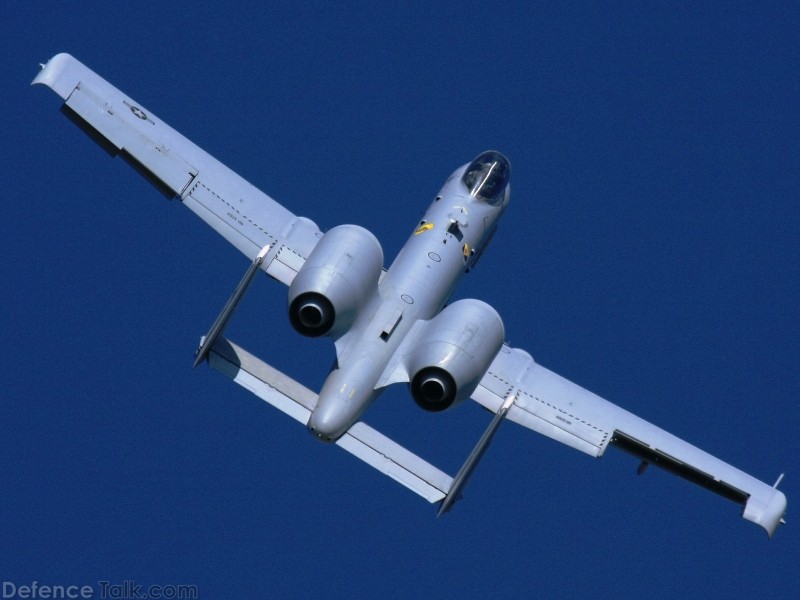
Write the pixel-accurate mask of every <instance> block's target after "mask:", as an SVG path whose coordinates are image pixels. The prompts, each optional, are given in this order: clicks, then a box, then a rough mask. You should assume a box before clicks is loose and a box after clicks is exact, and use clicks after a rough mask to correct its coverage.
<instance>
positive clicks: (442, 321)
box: [407, 300, 505, 412]
mask: <svg viewBox="0 0 800 600" xmlns="http://www.w3.org/2000/svg"><path fill="white" fill-rule="evenodd" d="M504 337H505V329H504V328H503V321H502V319H500V315H498V314H497V311H495V310H494V309H493V308H492V307H491V306H489V305H488V304H486V303H485V302H481V301H480V300H459V301H458V302H454V303H453V304H451V305H449V306H447V307H446V308H445V309H444V310H442V312H440V313H439V314H438V315H436V316H435V317H434V318H433V319H431V320H430V321H429V322H427V323H426V324H425V325H424V329H423V330H422V332H421V333H420V335H419V337H418V338H417V340H416V341H415V344H414V349H413V350H412V351H411V352H410V355H409V357H408V359H407V368H408V372H409V374H410V382H409V387H410V389H411V395H412V396H413V397H414V400H415V401H416V403H417V404H418V405H419V406H421V407H422V408H424V409H425V410H429V411H434V412H438V411H442V410H445V409H447V408H450V407H451V406H455V405H456V404H459V403H461V402H463V401H464V400H466V399H467V398H469V397H470V395H471V394H472V392H474V391H475V388H476V387H477V386H478V383H479V382H480V380H481V378H482V377H483V376H484V375H485V374H486V371H487V370H488V369H489V365H491V364H492V361H493V360H494V357H495V356H496V355H497V353H498V352H499V351H500V347H501V346H502V345H503V339H504Z"/></svg>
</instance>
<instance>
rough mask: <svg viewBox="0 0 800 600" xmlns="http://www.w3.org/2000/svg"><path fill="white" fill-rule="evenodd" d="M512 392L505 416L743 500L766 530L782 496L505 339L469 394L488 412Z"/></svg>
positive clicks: (772, 526)
mask: <svg viewBox="0 0 800 600" xmlns="http://www.w3.org/2000/svg"><path fill="white" fill-rule="evenodd" d="M512 394H513V395H514V396H515V398H514V403H513V405H512V406H511V409H510V410H509V412H508V419H510V420H512V421H515V422H517V423H519V424H521V425H523V426H525V427H527V428H529V429H533V430H534V431H537V432H539V433H541V434H543V435H546V436H548V437H550V438H553V439H555V440H557V441H559V442H562V443H564V444H566V445H568V446H571V447H572V448H575V449H576V450H580V451H582V452H585V453H586V454H589V455H591V456H595V457H600V456H602V455H603V453H604V452H605V450H606V448H607V447H608V446H609V445H611V444H613V445H615V446H618V447H619V448H621V449H622V450H624V451H626V452H628V453H630V454H633V455H634V456H636V457H638V458H640V459H641V460H642V461H643V462H642V467H641V468H644V467H646V466H647V465H648V464H655V465H656V466H659V467H661V468H663V469H665V470H667V471H669V472H671V473H674V474H676V475H678V476H680V477H683V478H684V479H687V480H688V481H691V482H693V483H696V484H698V485H700V486H703V487H705V488H707V489H709V490H711V491H713V492H715V493H717V494H719V495H721V496H723V497H725V498H728V499H729V500H732V501H734V502H736V503H738V504H740V505H742V506H743V514H742V516H743V517H744V518H745V519H747V520H748V521H752V522H753V523H756V524H758V525H760V526H761V527H763V528H764V529H765V530H766V532H767V535H769V536H770V537H772V535H773V534H774V533H775V530H776V529H777V527H778V525H779V524H780V523H781V522H782V519H783V515H784V513H785V511H786V496H785V495H784V494H783V493H782V492H780V491H779V490H777V489H775V488H774V487H772V486H769V485H767V484H766V483H764V482H762V481H759V480H758V479H756V478H754V477H751V476H750V475H748V474H747V473H744V472H743V471H740V470H739V469H736V468H735V467H733V466H731V465H729V464H727V463H725V462H723V461H721V460H720V459H718V458H716V457H714V456H712V455H710V454H708V453H707V452H704V451H702V450H700V449H699V448H696V447H695V446H692V445H691V444H688V443H686V442H684V441H683V440H681V439H679V438H677V437H675V436H674V435H672V434H670V433H667V432H666V431H664V430H663V429H660V428H658V427H656V426H655V425H652V424H651V423H648V422H647V421H645V420H644V419H641V418H639V417H637V416H635V415H633V414H631V413H629V412H628V411H626V410H623V409H622V408H620V407H618V406H615V405H614V404H612V403H610V402H608V401H607V400H604V399H603V398H601V397H599V396H597V395H595V394H593V393H591V392H589V391H588V390H585V389H584V388H582V387H580V386H578V385H576V384H574V383H572V382H571V381H568V380H567V379H565V378H563V377H561V376H560V375H557V374H556V373H553V372H552V371H550V370H548V369H546V368H544V367H542V366H541V365H538V364H536V363H535V362H534V360H533V358H531V356H530V355H529V354H528V353H527V352H524V351H523V350H519V349H517V348H510V347H508V346H503V348H502V350H501V352H500V353H499V354H498V355H497V358H495V360H494V362H493V363H492V365H491V366H490V367H489V372H488V373H487V374H486V376H484V378H483V379H482V380H481V382H480V384H479V386H478V388H477V389H476V391H475V393H474V394H473V396H472V397H473V399H474V400H476V401H477V402H478V403H479V404H481V405H483V406H484V407H486V408H488V409H489V410H491V411H493V412H497V411H498V409H499V408H500V406H501V405H502V404H503V402H504V401H505V400H506V399H507V398H509V397H511V395H512Z"/></svg>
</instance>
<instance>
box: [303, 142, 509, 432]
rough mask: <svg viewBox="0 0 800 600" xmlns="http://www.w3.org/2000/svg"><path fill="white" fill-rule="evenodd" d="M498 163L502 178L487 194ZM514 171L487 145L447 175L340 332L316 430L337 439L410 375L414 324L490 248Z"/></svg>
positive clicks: (313, 420) (312, 424)
mask: <svg viewBox="0 0 800 600" xmlns="http://www.w3.org/2000/svg"><path fill="white" fill-rule="evenodd" d="M487 156H488V158H489V159H491V160H493V161H494V163H491V162H490V161H489V160H488V159H487ZM482 158H483V163H480V162H479V161H480V160H481V159H482ZM476 165H477V166H476ZM471 169H472V170H473V171H476V172H472V171H470V170H471ZM498 170H499V171H501V173H500V175H501V176H502V177H501V179H502V181H500V182H499V183H498V182H497V181H495V182H494V185H495V188H494V189H489V193H488V194H487V191H486V188H487V186H489V184H490V183H492V182H491V181H490V179H491V178H492V177H494V178H495V179H497V178H498V177H497V171H498ZM476 177H477V178H478V179H479V180H478V181H475V179H476ZM508 178H509V167H508V161H507V159H505V157H503V156H502V155H501V154H499V153H496V152H486V153H483V154H481V155H480V156H479V157H478V158H476V159H475V160H474V161H473V162H472V163H469V164H467V165H464V166H462V167H461V168H459V169H458V170H456V171H455V172H454V173H453V175H451V177H450V178H449V179H448V180H447V181H446V182H445V184H444V186H443V187H442V189H441V191H440V192H439V194H438V195H437V196H436V199H435V200H434V201H433V203H432V204H431V205H430V207H429V208H428V210H427V212H426V213H425V216H424V217H423V219H422V221H421V222H420V223H419V224H418V225H417V227H416V228H415V230H414V232H413V233H412V234H411V236H410V237H409V239H408V241H407V242H406V243H405V245H404V246H403V248H402V249H401V250H400V252H399V254H398V255H397V257H396V258H395V260H394V262H393V263H392V264H391V266H390V267H389V269H388V270H387V271H386V272H385V273H384V274H383V276H382V277H381V278H380V281H379V283H378V285H377V287H376V288H375V289H374V290H373V291H372V292H371V294H370V296H369V299H368V300H367V301H366V302H365V304H364V307H363V309H362V310H360V311H359V313H358V315H357V317H356V318H355V320H354V322H353V323H352V325H351V326H350V328H349V329H348V330H347V331H346V332H345V333H343V334H342V335H340V337H338V339H336V352H337V363H336V365H335V367H334V368H333V369H332V370H331V372H330V374H329V375H328V377H327V379H326V380H325V383H324V385H323V386H322V389H321V391H320V393H319V400H318V402H317V405H316V407H315V409H314V411H313V412H312V414H311V417H310V418H309V421H308V428H309V430H310V432H311V433H312V434H313V435H314V436H315V437H317V438H318V439H320V440H322V441H326V442H331V441H335V440H336V439H338V438H339V437H340V436H341V435H342V434H343V433H344V432H345V431H347V430H348V429H349V428H350V427H351V426H352V425H353V424H354V423H356V422H357V421H358V420H359V419H360V417H361V415H362V414H363V413H364V411H365V410H366V409H367V408H368V407H369V406H370V404H371V403H372V402H373V401H374V400H375V398H377V396H378V395H379V394H380V393H381V391H382V390H383V388H384V387H385V386H386V385H387V384H389V383H393V382H398V381H409V373H408V370H407V368H406V365H405V364H404V363H405V361H404V358H403V357H404V356H406V355H408V348H402V346H403V345H404V342H406V344H405V345H406V346H407V345H408V342H409V340H410V339H411V338H413V337H414V335H413V334H412V335H411V336H409V334H410V333H411V332H412V330H415V331H418V330H419V327H420V325H424V323H421V322H424V321H427V320H430V319H432V318H433V317H435V316H436V315H437V314H438V313H439V312H440V311H441V310H442V308H443V307H444V306H445V304H446V303H447V301H448V300H449V298H450V296H451V295H452V293H453V291H454V290H455V287H456V285H457V284H458V281H459V279H460V278H461V276H462V275H463V274H464V273H465V272H466V271H467V270H468V269H469V268H470V267H471V266H472V265H473V264H474V262H475V260H477V258H478V256H479V255H480V253H481V252H482V251H483V250H484V249H485V248H484V246H485V244H487V243H488V242H489V241H490V238H491V234H492V233H493V231H494V228H495V226H496V223H497V221H498V219H499V217H500V215H501V214H502V213H503V211H504V210H505V208H506V206H507V205H508V202H509V199H510V186H509V185H508ZM482 185H483V186H484V188H483V190H481V186H482ZM468 186H470V187H471V188H472V189H470V187H468ZM499 186H501V187H499ZM481 191H483V193H481ZM490 194H491V197H489V196H490ZM484 196H487V198H484ZM415 325H417V328H416V329H415Z"/></svg>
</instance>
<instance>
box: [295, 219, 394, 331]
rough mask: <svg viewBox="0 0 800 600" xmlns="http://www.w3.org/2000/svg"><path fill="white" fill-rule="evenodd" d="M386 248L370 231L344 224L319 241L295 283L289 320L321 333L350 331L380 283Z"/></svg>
mask: <svg viewBox="0 0 800 600" xmlns="http://www.w3.org/2000/svg"><path fill="white" fill-rule="evenodd" d="M382 268H383V250H382V249H381V245H380V243H379V242H378V240H377V239H376V238H375V236H374V235H372V234H371V233H370V232H369V231H367V230H366V229H364V228H363V227H359V226H357V225H340V226H339V227H334V228H333V229H331V230H330V231H328V232H327V233H326V234H325V235H324V236H323V237H322V239H321V240H320V241H319V242H318V243H317V245H316V246H315V247H314V249H313V250H312V251H311V254H310V255H309V257H308V260H306V262H305V264H304V265H303V266H302V268H301V269H300V271H299V272H298V273H297V276H296V277H295V278H294V281H292V285H291V286H289V320H290V321H291V323H292V327H294V328H295V329H296V330H297V331H298V332H299V333H302V334H303V335H307V336H311V337H316V336H321V335H326V334H332V335H335V334H336V333H339V332H344V331H347V329H348V328H349V327H350V325H351V324H352V323H353V320H354V319H355V317H356V314H357V313H358V310H359V309H360V308H361V306H362V305H363V303H364V302H365V301H366V300H367V299H368V298H369V297H370V295H371V293H372V291H373V290H374V289H375V288H376V287H377V285H378V279H379V278H380V274H381V269H382Z"/></svg>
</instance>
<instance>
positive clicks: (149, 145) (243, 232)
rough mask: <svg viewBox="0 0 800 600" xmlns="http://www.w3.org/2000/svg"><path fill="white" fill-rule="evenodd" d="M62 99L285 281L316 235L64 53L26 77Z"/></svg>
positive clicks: (77, 118)
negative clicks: (263, 253) (261, 256)
mask: <svg viewBox="0 0 800 600" xmlns="http://www.w3.org/2000/svg"><path fill="white" fill-rule="evenodd" d="M33 84H34V85H35V84H41V85H46V86H48V87H49V88H51V89H52V90H53V91H54V92H55V93H56V94H58V95H59V96H61V98H63V99H64V105H63V106H62V108H61V110H62V112H63V113H64V114H65V115H66V116H67V117H69V118H70V120H72V121H73V122H74V123H75V124H77V125H78V126H79V127H80V128H81V129H82V130H83V131H84V132H86V133H87V134H88V135H89V136H90V137H91V138H92V139H93V140H95V141H96V142H97V143H98V144H99V145H100V146H101V147H102V148H103V149H104V150H106V152H108V153H109V154H111V155H112V156H117V155H119V156H121V157H122V158H123V159H125V161H126V162H128V163H129V164H130V165H131V166H132V167H133V168H134V169H136V170H137V171H138V172H139V173H140V174H141V175H142V176H143V177H145V178H146V179H147V180H148V181H150V182H151V183H152V184H153V185H154V186H155V187H156V188H157V189H158V190H159V191H161V192H162V193H163V194H164V195H165V196H167V198H170V199H171V198H178V199H180V201H181V202H182V203H183V204H184V205H185V206H186V207H188V208H189V209H190V210H191V211H192V212H194V213H195V214H197V215H198V216H199V217H200V218H201V219H203V221H205V222H206V223H208V224H209V225H210V226H211V227H212V228H213V229H214V230H215V231H216V232H217V233H219V234H220V235H221V236H222V237H224V238H225V239H226V240H228V241H229V242H230V243H231V244H233V245H234V246H235V247H236V248H237V249H238V250H240V251H241V252H242V253H243V254H244V255H245V256H247V257H248V258H249V259H250V260H253V259H255V257H256V256H257V255H258V254H259V252H260V251H261V250H262V249H263V248H265V247H267V246H269V247H270V249H269V253H268V254H267V255H266V258H265V260H264V261H263V263H262V265H261V268H262V269H263V270H264V271H266V272H267V274H269V275H271V276H272V277H274V278H275V279H277V280H278V281H281V282H283V283H285V284H286V285H289V284H290V283H291V282H292V280H293V279H294V276H295V275H296V274H297V271H298V270H299V269H300V267H302V266H303V263H304V262H305V259H306V258H308V255H309V253H310V252H311V250H312V249H313V248H314V246H315V245H316V243H317V241H318V240H319V238H320V237H321V236H322V234H321V233H320V231H319V228H318V227H317V226H316V225H315V224H314V223H313V222H312V221H310V220H309V219H306V218H304V217H297V216H295V215H293V214H292V213H291V212H289V211H288V210H287V209H285V208H284V207H283V206H281V205H280V204H278V203H277V202H275V201H274V200H273V199H272V198H270V197H269V196H267V195H266V194H264V193H263V192H261V191H259V190H258V189H256V188H255V187H254V186H253V185H251V184H249V183H248V182H247V181H245V180H244V179H243V178H241V177H240V176H239V175H237V174H236V173H234V172H233V171H231V170H230V169H229V168H227V167H226V166H225V165H223V164H222V163H221V162H219V161H218V160H216V159H215V158H214V157H212V156H211V155H209V154H208V153H206V152H205V151H203V150H202V149H201V148H199V147H198V146H196V145H195V144H193V143H192V142H190V141H189V140H188V139H186V138H185V137H183V136H182V135H181V134H180V133H178V132H177V131H175V130H174V129H172V128H171V127H170V126H169V125H167V124H166V123H164V122H163V121H161V120H159V119H158V117H156V116H155V115H154V114H153V113H152V112H151V111H150V110H148V109H146V108H145V107H143V106H142V105H141V104H139V103H138V102H135V101H134V100H133V99H131V98H129V97H128V96H126V95H125V94H123V93H122V92H121V91H120V90H118V89H117V88H115V87H114V86H112V85H111V84H110V83H108V82H107V81H106V80H104V79H103V78H102V77H100V76H99V75H98V74H97V73H95V72H94V71H92V70H91V69H89V68H88V67H86V66H85V65H83V64H82V63H80V62H79V61H78V60H76V59H75V58H73V57H72V56H70V55H69V54H58V55H56V56H54V57H53V58H51V59H50V60H49V61H48V62H47V64H46V65H44V66H43V67H42V70H41V71H40V72H39V74H38V75H37V76H36V78H35V79H34V80H33Z"/></svg>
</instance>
